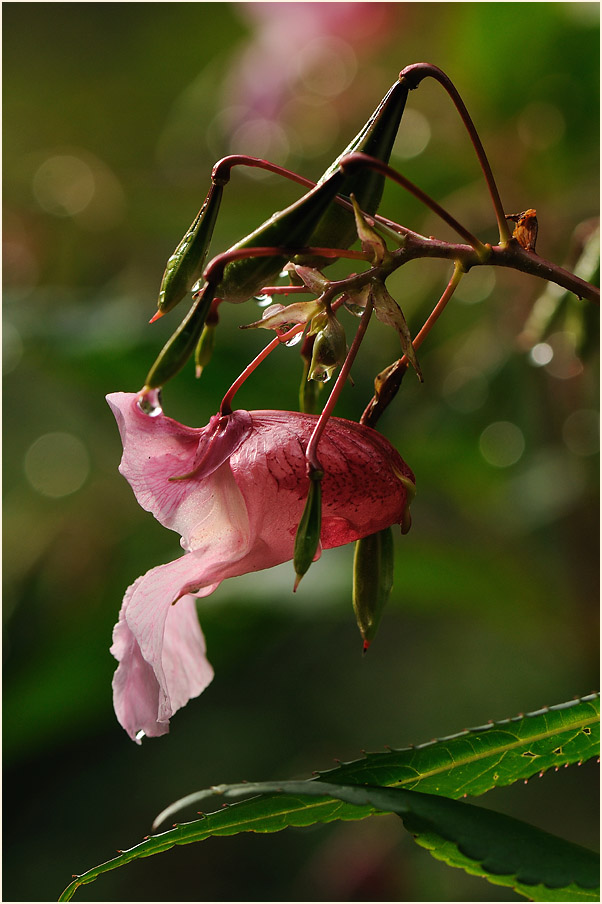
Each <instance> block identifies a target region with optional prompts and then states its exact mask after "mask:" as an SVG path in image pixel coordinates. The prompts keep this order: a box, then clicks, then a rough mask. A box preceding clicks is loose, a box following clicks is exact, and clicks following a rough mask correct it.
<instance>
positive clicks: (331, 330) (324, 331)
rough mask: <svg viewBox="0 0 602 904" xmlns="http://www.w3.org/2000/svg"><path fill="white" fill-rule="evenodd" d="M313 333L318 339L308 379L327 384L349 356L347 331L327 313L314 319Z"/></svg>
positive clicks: (316, 339)
mask: <svg viewBox="0 0 602 904" xmlns="http://www.w3.org/2000/svg"><path fill="white" fill-rule="evenodd" d="M312 332H314V333H316V337H315V340H314V349H313V354H312V356H311V364H310V367H309V375H308V379H309V380H316V381H317V382H318V383H326V382H327V381H328V380H330V378H331V377H332V374H333V371H335V370H336V368H337V367H339V366H340V365H341V364H342V363H343V361H344V360H345V356H346V355H347V342H346V340H345V330H344V329H343V327H342V325H341V324H340V323H339V321H338V320H337V318H336V317H335V316H334V314H331V313H330V312H325V313H324V314H318V315H317V316H316V317H314V319H313V321H312Z"/></svg>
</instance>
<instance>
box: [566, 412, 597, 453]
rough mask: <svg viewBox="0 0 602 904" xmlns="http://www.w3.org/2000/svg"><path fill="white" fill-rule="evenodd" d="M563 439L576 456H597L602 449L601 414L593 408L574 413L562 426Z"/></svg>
mask: <svg viewBox="0 0 602 904" xmlns="http://www.w3.org/2000/svg"><path fill="white" fill-rule="evenodd" d="M562 438H563V440H564V442H565V445H566V446H567V448H568V449H569V450H570V451H571V452H573V453H574V454H575V455H595V454H596V452H598V451H599V449H600V414H599V413H598V412H597V411H594V410H593V409H591V408H581V409H580V410H579V411H573V413H572V414H569V416H568V417H567V419H566V421H565V422H564V424H563V425H562Z"/></svg>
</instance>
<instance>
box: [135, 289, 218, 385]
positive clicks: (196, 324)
mask: <svg viewBox="0 0 602 904" xmlns="http://www.w3.org/2000/svg"><path fill="white" fill-rule="evenodd" d="M214 294H215V290H214V288H213V286H205V288H204V289H203V290H202V291H201V292H200V293H199V295H198V297H197V298H196V300H195V302H194V304H193V305H192V307H191V309H190V311H189V312H188V314H187V315H186V317H185V318H184V320H183V321H182V323H181V324H180V326H179V327H178V329H177V330H176V331H175V333H174V334H173V336H171V338H170V339H168V341H167V342H166V343H165V345H164V346H163V348H162V349H161V351H160V352H159V355H158V357H157V360H156V361H155V363H154V364H153V366H152V367H151V369H150V370H149V372H148V376H147V378H146V381H145V384H144V385H145V387H146V388H148V389H158V388H159V387H161V386H164V385H165V383H167V381H168V380H171V378H172V377H175V375H176V374H177V373H178V371H180V370H181V369H182V368H183V367H184V365H185V364H186V362H187V361H188V359H189V358H190V356H191V355H192V354H193V352H194V350H195V348H196V346H197V343H198V341H199V339H200V337H201V333H202V332H203V328H204V326H205V321H206V319H207V315H208V313H209V310H210V308H211V302H212V301H213V298H214Z"/></svg>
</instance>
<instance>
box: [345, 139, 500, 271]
mask: <svg viewBox="0 0 602 904" xmlns="http://www.w3.org/2000/svg"><path fill="white" fill-rule="evenodd" d="M339 166H340V168H341V170H342V171H343V172H348V171H349V170H350V169H356V168H357V169H359V168H360V167H364V166H365V167H369V168H370V169H373V170H375V171H376V172H378V173H381V174H382V175H383V176H387V177H388V178H389V179H392V180H393V182H397V184H398V185H401V186H402V188H405V189H406V191H408V192H410V194H412V195H414V197H415V198H418V200H419V201H422V203H423V204H426V206H427V207H428V208H429V209H430V210H432V211H433V213H436V214H437V216H438V217H440V218H441V219H442V220H443V221H444V222H445V223H447V225H448V226H451V228H452V229H454V230H455V231H456V232H457V233H458V235H459V236H461V237H462V238H463V239H464V240H465V241H467V242H469V244H470V245H472V247H473V248H474V250H475V251H476V252H477V254H478V255H479V257H482V258H483V259H484V260H485V259H486V258H487V256H488V254H489V249H488V247H487V246H486V245H484V244H483V243H482V242H481V241H480V239H478V238H477V237H476V236H474V235H473V234H472V232H469V231H468V229H465V228H464V226H462V224H461V223H459V222H458V221H457V220H456V218H455V217H452V215H451V214H450V213H448V212H447V210H445V208H443V207H441V205H440V204H437V202H436V201H434V200H433V198H431V197H430V196H429V195H427V194H426V192H423V191H422V189H421V188H418V186H417V185H414V183H413V182H410V180H409V179H406V177H405V176H402V175H401V173H398V172H397V170H395V169H393V167H391V166H389V165H388V164H387V163H383V161H382V160H378V159H377V158H376V157H369V156H368V155H367V154H359V153H358V154H349V155H348V156H347V157H343V159H342V160H341V161H340V163H339Z"/></svg>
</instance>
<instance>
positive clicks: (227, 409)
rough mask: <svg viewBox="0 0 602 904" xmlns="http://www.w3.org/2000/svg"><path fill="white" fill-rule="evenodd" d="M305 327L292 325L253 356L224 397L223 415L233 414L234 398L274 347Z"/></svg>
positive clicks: (299, 324)
mask: <svg viewBox="0 0 602 904" xmlns="http://www.w3.org/2000/svg"><path fill="white" fill-rule="evenodd" d="M304 329H305V324H304V323H298V324H296V326H294V327H292V328H291V329H290V330H288V332H286V333H282V334H281V335H279V336H276V337H275V339H272V341H271V342H269V343H268V344H267V345H266V347H265V348H264V349H262V350H261V351H260V352H259V354H258V355H257V356H256V357H255V358H253V360H252V361H251V363H250V364H247V366H246V367H245V369H244V370H243V372H242V373H241V374H240V376H239V377H237V378H236V380H235V381H234V383H233V384H232V386H231V387H230V389H229V390H228V392H227V393H226V395H225V396H224V398H223V399H222V404H221V405H220V406H219V413H220V414H221V415H225V414H232V399H233V398H234V396H235V395H236V393H237V392H238V390H239V389H240V387H241V386H242V385H243V383H244V382H245V381H246V380H247V379H248V378H249V377H250V376H251V374H252V373H253V371H254V370H255V369H256V368H257V367H259V365H260V364H261V362H262V361H264V360H265V359H266V358H267V357H268V355H270V354H271V353H272V352H273V351H274V349H276V348H278V346H279V345H282V343H283V342H288V341H289V339H292V338H293V336H296V335H297V334H298V333H301V332H302V331H303V330H304Z"/></svg>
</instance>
